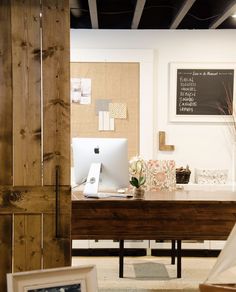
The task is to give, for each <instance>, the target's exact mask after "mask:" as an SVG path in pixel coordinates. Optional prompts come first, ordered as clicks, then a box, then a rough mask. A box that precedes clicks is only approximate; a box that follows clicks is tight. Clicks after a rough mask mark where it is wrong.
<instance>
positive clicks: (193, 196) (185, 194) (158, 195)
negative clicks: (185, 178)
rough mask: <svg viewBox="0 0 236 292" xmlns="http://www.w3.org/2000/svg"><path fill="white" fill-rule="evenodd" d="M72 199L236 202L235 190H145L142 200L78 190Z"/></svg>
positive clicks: (86, 200) (74, 192) (73, 193)
mask: <svg viewBox="0 0 236 292" xmlns="http://www.w3.org/2000/svg"><path fill="white" fill-rule="evenodd" d="M72 201H80V202H81V201H85V202H88V201H97V202H104V201H113V202H114V201H126V202H129V201H130V202H134V201H174V202H178V201H179V202H183V201H187V202H190V201H196V202H199V201H204V202H222V203H223V202H234V203H236V191H225V190H224V191H223V190H220V191H215V190H210V191H209V190H208V191H202V190H191V191H189V190H188V191H186V190H176V191H171V192H169V191H155V192H151V191H147V192H145V197H144V199H142V200H136V199H134V198H119V197H118V198H114V197H109V198H99V199H96V198H89V199H88V198H86V197H84V195H83V194H82V193H81V192H79V191H72Z"/></svg>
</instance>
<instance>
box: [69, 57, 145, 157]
mask: <svg viewBox="0 0 236 292" xmlns="http://www.w3.org/2000/svg"><path fill="white" fill-rule="evenodd" d="M71 77H74V78H91V80H92V103H91V104H90V105H80V104H77V103H72V106H71V121H72V124H71V133H72V137H104V138H110V137H111V138H113V137H114V138H127V139H128V156H129V157H132V156H135V155H137V154H138V153H139V64H138V63H123V62H122V63H119V62H117V63H110V62H101V63H96V62H90V63H86V62H79V63H73V62H72V63H71ZM98 99H111V100H112V102H117V103H125V104H126V105H127V113H128V115H127V119H115V131H99V130H98V115H96V113H95V108H96V100H98ZM88 117H89V118H88Z"/></svg>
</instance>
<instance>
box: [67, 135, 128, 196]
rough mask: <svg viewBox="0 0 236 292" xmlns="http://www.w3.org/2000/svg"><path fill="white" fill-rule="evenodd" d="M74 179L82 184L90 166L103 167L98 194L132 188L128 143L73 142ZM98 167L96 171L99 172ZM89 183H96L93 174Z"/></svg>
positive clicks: (113, 140)
mask: <svg viewBox="0 0 236 292" xmlns="http://www.w3.org/2000/svg"><path fill="white" fill-rule="evenodd" d="M72 148H73V159H74V179H75V183H76V184H77V185H81V184H83V183H84V182H85V181H86V180H87V177H88V174H89V171H91V166H92V165H94V164H100V167H101V168H100V169H99V173H100V176H99V181H98V182H97V183H98V190H99V191H117V189H120V188H127V187H128V184H129V170H128V168H129V162H128V142H127V139H125V138H73V139H72ZM96 167H97V166H96V165H95V171H96ZM89 179H90V182H91V183H92V184H93V183H96V181H94V180H95V175H94V173H93V171H92V175H90V178H89Z"/></svg>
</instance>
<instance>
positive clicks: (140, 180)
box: [139, 176, 146, 186]
mask: <svg viewBox="0 0 236 292" xmlns="http://www.w3.org/2000/svg"><path fill="white" fill-rule="evenodd" d="M145 182H146V178H145V177H144V176H141V177H140V178H139V185H140V186H142V185H144V184H145Z"/></svg>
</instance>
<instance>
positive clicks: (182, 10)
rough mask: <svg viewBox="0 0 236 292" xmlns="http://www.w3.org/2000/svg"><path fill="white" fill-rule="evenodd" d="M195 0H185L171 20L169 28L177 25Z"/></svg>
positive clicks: (174, 27)
mask: <svg viewBox="0 0 236 292" xmlns="http://www.w3.org/2000/svg"><path fill="white" fill-rule="evenodd" d="M195 1H196V0H185V2H184V3H183V5H182V6H181V8H180V10H179V11H178V13H177V15H176V17H175V19H174V20H173V21H172V23H171V25H170V29H176V28H177V27H178V26H179V24H180V22H181V21H182V20H183V18H184V17H185V15H186V14H187V13H188V11H189V9H190V8H191V7H192V6H193V4H194V2H195Z"/></svg>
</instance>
